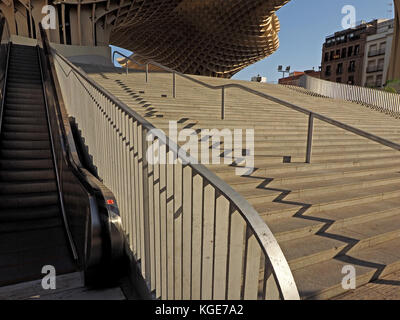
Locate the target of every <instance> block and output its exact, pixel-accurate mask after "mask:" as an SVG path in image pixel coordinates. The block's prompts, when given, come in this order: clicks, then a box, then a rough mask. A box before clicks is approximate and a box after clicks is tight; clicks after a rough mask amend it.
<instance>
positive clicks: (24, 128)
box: [2, 123, 48, 132]
mask: <svg viewBox="0 0 400 320" xmlns="http://www.w3.org/2000/svg"><path fill="white" fill-rule="evenodd" d="M2 130H4V131H14V132H47V131H48V130H47V126H44V125H42V126H41V125H25V124H23V125H19V124H8V123H4V126H3V128H2Z"/></svg>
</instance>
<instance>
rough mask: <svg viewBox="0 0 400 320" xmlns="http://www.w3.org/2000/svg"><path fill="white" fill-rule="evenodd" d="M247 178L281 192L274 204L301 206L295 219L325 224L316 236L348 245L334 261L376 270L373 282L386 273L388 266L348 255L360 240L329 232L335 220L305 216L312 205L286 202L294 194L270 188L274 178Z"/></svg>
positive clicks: (268, 188)
mask: <svg viewBox="0 0 400 320" xmlns="http://www.w3.org/2000/svg"><path fill="white" fill-rule="evenodd" d="M246 177H247V178H251V179H262V180H263V181H262V182H261V183H260V184H259V185H258V186H257V189H264V190H269V191H276V192H281V194H280V195H279V196H277V197H276V198H275V199H274V200H273V202H276V203H282V204H288V205H294V206H300V207H301V208H300V209H299V210H298V211H297V212H296V213H295V214H294V215H293V217H295V218H300V219H304V220H310V221H317V222H321V223H324V225H323V226H322V227H321V228H320V229H319V230H318V231H317V232H316V233H315V234H316V235H318V236H321V237H326V238H329V239H333V240H338V241H341V242H344V243H346V244H347V245H346V246H345V247H344V248H343V249H342V250H340V251H339V252H338V253H337V254H336V255H335V256H334V259H336V260H338V261H341V262H345V263H347V264H352V265H357V266H360V267H368V268H373V269H376V271H375V273H374V274H373V276H372V278H371V280H374V279H379V277H380V275H381V274H382V272H383V271H384V269H385V267H386V265H384V264H379V263H374V262H371V261H367V260H361V259H358V258H355V257H352V256H350V255H348V254H347V253H348V252H349V251H350V250H351V249H353V248H354V247H355V246H356V245H357V244H358V243H359V242H360V240H358V239H354V238H350V237H346V236H342V235H340V234H334V233H330V232H328V229H329V228H330V227H331V226H333V224H334V223H335V222H336V221H335V220H331V219H324V218H319V217H315V216H312V215H305V214H306V212H307V210H308V209H309V208H311V206H312V204H307V203H301V202H296V201H290V200H285V198H286V197H288V196H289V195H290V194H291V193H292V191H291V190H285V189H278V188H271V187H268V185H269V184H271V183H272V181H274V178H264V177H256V176H246Z"/></svg>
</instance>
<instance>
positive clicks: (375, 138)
mask: <svg viewBox="0 0 400 320" xmlns="http://www.w3.org/2000/svg"><path fill="white" fill-rule="evenodd" d="M116 54H119V55H121V56H123V57H124V58H126V59H129V60H132V61H133V62H135V63H138V62H137V61H135V60H134V59H132V58H130V57H128V56H126V55H125V54H123V53H121V52H119V51H114V53H113V61H114V58H115V55H116ZM147 64H152V65H155V66H157V67H159V68H161V69H163V70H165V71H168V72H171V73H172V74H173V82H172V91H173V97H174V98H175V97H176V81H175V77H176V74H177V75H179V76H180V77H182V78H185V79H187V80H189V81H192V82H194V83H196V84H199V85H201V86H203V87H206V88H208V89H212V90H221V119H224V117H225V116H224V115H225V90H226V89H227V88H237V89H240V90H243V91H246V92H248V93H251V94H254V95H256V96H259V97H261V98H264V99H267V100H270V101H272V102H275V103H277V104H279V105H282V106H284V107H287V108H289V109H292V110H294V111H297V112H300V113H303V114H305V115H307V116H308V135H307V145H306V159H305V162H306V163H310V162H311V153H312V140H313V131H314V130H313V128H314V119H318V120H320V121H322V122H325V123H328V124H330V125H333V126H335V127H338V128H341V129H344V130H346V131H349V132H352V133H354V134H356V135H358V136H361V137H364V138H367V139H369V140H372V141H375V142H377V143H380V144H382V145H384V146H386V147H389V148H392V149H395V150H398V151H400V144H397V143H394V142H392V141H389V140H387V139H384V138H381V137H378V136H376V135H373V134H370V133H368V132H366V131H363V130H361V129H358V128H355V127H353V126H350V125H348V124H345V123H343V122H340V121H337V120H334V119H332V118H329V117H326V116H324V115H322V114H319V113H316V112H312V111H310V110H308V109H305V108H303V107H300V106H297V105H295V104H293V103H290V102H287V101H284V100H281V99H278V98H276V97H273V96H270V95H268V94H266V93H263V92H260V91H257V90H254V89H251V88H249V87H246V86H244V85H241V84H237V83H229V84H224V85H220V86H213V85H210V84H208V83H205V82H203V81H200V80H197V79H194V78H192V77H190V76H188V75H186V74H182V73H180V72H177V71H174V70H172V69H170V68H168V67H164V66H162V65H161V64H159V63H157V62H153V61H151V62H148V63H147ZM141 65H143V64H141ZM126 67H128V64H126ZM146 72H147V73H148V67H147V68H146ZM146 79H148V75H147V74H146ZM397 109H399V106H397Z"/></svg>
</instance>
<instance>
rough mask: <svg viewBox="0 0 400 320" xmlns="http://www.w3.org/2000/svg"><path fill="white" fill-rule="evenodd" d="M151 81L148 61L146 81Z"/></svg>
mask: <svg viewBox="0 0 400 320" xmlns="http://www.w3.org/2000/svg"><path fill="white" fill-rule="evenodd" d="M148 81H149V64H148V63H146V83H147V82H148Z"/></svg>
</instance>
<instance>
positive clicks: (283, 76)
mask: <svg viewBox="0 0 400 320" xmlns="http://www.w3.org/2000/svg"><path fill="white" fill-rule="evenodd" d="M278 72H282V78H285V74H286V72H287V73H289V74H290V66H287V67H286V69H285V70H284V69H283V66H278Z"/></svg>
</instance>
